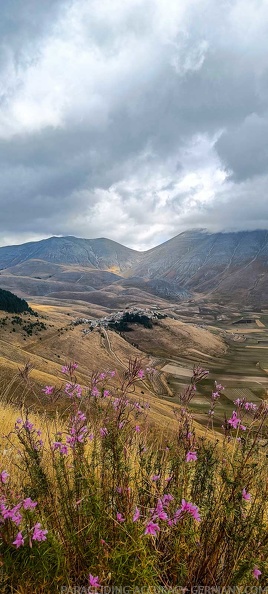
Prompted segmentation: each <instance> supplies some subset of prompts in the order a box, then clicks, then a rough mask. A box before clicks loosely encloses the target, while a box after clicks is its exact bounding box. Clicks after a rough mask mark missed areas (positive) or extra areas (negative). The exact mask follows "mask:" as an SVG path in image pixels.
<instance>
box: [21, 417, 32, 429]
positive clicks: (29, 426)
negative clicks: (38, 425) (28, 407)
mask: <svg viewBox="0 0 268 594" xmlns="http://www.w3.org/2000/svg"><path fill="white" fill-rule="evenodd" d="M23 426H24V428H25V429H27V430H28V431H32V429H33V426H34V425H33V423H31V422H30V421H28V419H27V421H25V423H24V425H23Z"/></svg>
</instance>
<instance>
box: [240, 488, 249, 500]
mask: <svg viewBox="0 0 268 594" xmlns="http://www.w3.org/2000/svg"><path fill="white" fill-rule="evenodd" d="M242 497H243V499H245V501H250V498H251V495H250V493H247V492H246V489H243V491H242Z"/></svg>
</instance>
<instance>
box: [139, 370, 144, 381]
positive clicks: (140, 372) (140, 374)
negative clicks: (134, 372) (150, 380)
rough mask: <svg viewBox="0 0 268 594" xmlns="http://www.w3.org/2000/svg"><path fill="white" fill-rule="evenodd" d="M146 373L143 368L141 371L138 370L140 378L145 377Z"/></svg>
mask: <svg viewBox="0 0 268 594" xmlns="http://www.w3.org/2000/svg"><path fill="white" fill-rule="evenodd" d="M144 375H145V373H144V371H143V369H139V371H138V377H139V378H140V379H143V378H144Z"/></svg>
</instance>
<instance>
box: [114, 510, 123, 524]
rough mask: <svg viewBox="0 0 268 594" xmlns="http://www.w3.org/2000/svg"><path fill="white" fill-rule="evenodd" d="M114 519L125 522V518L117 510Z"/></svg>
mask: <svg viewBox="0 0 268 594" xmlns="http://www.w3.org/2000/svg"><path fill="white" fill-rule="evenodd" d="M116 519H117V521H118V522H120V523H122V522H125V518H124V517H123V516H122V514H120V513H119V512H117V514H116Z"/></svg>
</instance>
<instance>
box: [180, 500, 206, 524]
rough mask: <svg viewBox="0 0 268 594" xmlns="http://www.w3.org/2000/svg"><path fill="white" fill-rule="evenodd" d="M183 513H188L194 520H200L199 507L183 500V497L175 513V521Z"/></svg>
mask: <svg viewBox="0 0 268 594" xmlns="http://www.w3.org/2000/svg"><path fill="white" fill-rule="evenodd" d="M184 513H188V514H190V515H191V516H192V518H194V520H196V521H197V522H201V518H200V514H199V509H198V507H197V505H194V504H193V503H190V502H187V501H185V499H182V502H181V507H180V508H179V509H178V510H177V511H176V513H175V518H174V521H175V523H176V521H177V520H178V519H179V518H180V517H181V515H182V514H184Z"/></svg>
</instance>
